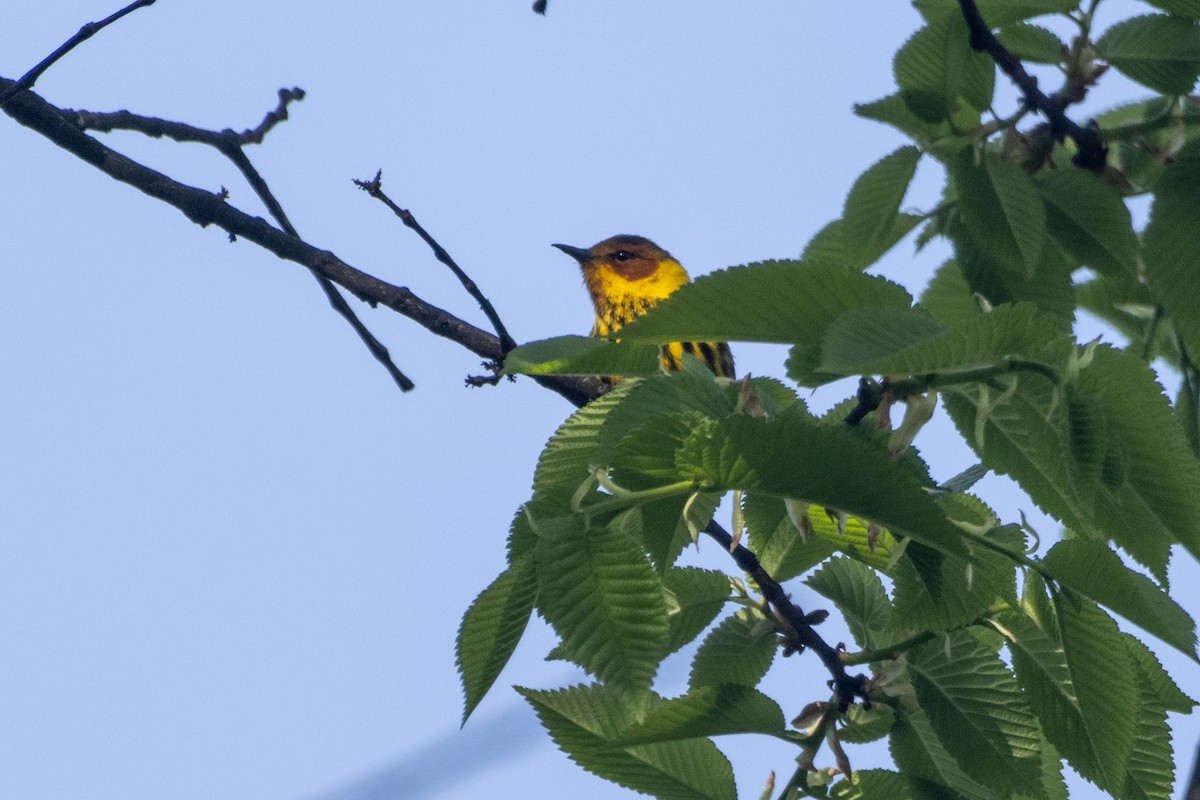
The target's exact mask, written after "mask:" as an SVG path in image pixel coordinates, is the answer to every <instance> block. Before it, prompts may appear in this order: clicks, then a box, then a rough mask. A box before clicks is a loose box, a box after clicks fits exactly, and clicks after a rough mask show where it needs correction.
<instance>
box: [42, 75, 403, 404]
mask: <svg viewBox="0 0 1200 800" xmlns="http://www.w3.org/2000/svg"><path fill="white" fill-rule="evenodd" d="M303 99H304V90H303V89H300V88H293V89H280V90H279V105H278V106H277V107H276V108H275V109H274V110H273V111H270V112H268V113H267V114H266V116H265V117H263V121H262V122H261V123H259V125H258V126H257V127H255V128H247V129H246V130H244V131H242V132H241V133H235V132H234V131H233V130H232V129H231V128H226V129H225V130H223V131H211V130H207V129H205V128H199V127H196V126H195V125H188V124H187V123H184V122H175V121H173V120H165V119H159V118H158V117H146V116H142V115H140V114H134V113H132V112H130V111H124V110H122V111H115V112H110V113H94V112H91V111H75V110H71V111H67V112H65V113H67V114H69V115H71V116H73V117H74V118H75V120H76V121H77V122H78V123H79V125H80V126H81V127H82V128H84V129H90V130H98V131H104V132H108V131H112V130H117V129H122V130H132V131H137V132H139V133H144V134H145V135H147V136H152V137H154V138H160V137H163V136H166V137H167V138H169V139H174V140H175V141H177V142H198V143H200V144H206V145H209V146H211V147H214V148H216V149H217V150H219V151H220V152H221V154H222V155H224V156H225V157H226V158H228V159H229V160H230V161H232V162H233V164H234V166H236V167H237V168H238V170H239V171H240V172H241V173H242V176H243V177H244V178H245V179H246V182H247V183H249V184H250V187H251V188H252V189H254V193H255V194H257V195H258V198H259V199H260V200H261V201H262V202H263V205H265V206H266V207H267V210H268V211H269V212H270V213H271V216H272V217H274V218H275V221H276V222H278V223H279V227H280V228H282V229H283V230H284V231H285V232H286V233H288V234H290V235H292V236H295V237H297V238H299V237H300V234H299V233H298V232H297V231H296V228H295V227H294V226H293V225H292V223H291V221H290V220H289V219H288V218H287V214H285V213H284V211H283V206H281V205H280V204H279V201H278V200H277V199H276V198H275V195H274V194H273V193H272V192H271V190H270V188H269V187H268V186H267V182H266V181H265V180H264V179H263V177H262V175H261V174H260V173H259V172H258V170H257V169H255V167H254V165H253V164H252V163H250V159H249V157H247V156H246V153H245V151H244V150H243V147H244V146H245V145H246V144H261V143H262V141H263V138H264V137H265V136H266V135H267V133H268V132H269V131H270V130H271V129H272V128H274V127H275V126H276V125H277V124H279V123H280V122H282V121H283V120H285V119H287V107H288V104H290V103H292V102H294V101H297V100H303ZM313 276H314V277H315V278H316V279H317V283H318V284H320V286H321V291H323V292H324V293H325V298H326V299H327V300H328V301H329V305H330V306H331V307H332V308H333V310H334V311H336V312H337V313H338V314H340V315H341V316H342V318H343V319H345V320H346V322H348V323H349V324H350V327H351V328H353V329H354V332H355V333H357V334H358V338H359V339H361V340H362V342H363V344H365V345H366V346H367V350H369V351H370V352H371V355H372V356H373V357H374V358H375V360H376V361H378V362H379V363H380V364H381V365H383V368H384V369H385V370H387V373H388V374H389V375H391V376H392V380H393V381H395V383H396V385H397V386H399V387H400V391H402V392H408V391H412V389H413V388H414V384H413V382H412V380H410V379H409V377H408V376H407V375H405V374H404V373H403V372H401V371H400V368H399V367H397V366H396V363H395V362H394V361H393V360H392V355H391V353H389V352H388V349H387V347H385V346H384V344H383V342H381V341H379V339H377V338H376V337H375V335H374V334H373V333H371V331H370V330H368V329H367V326H366V325H364V324H363V322H362V320H360V319H359V318H358V315H357V314H355V313H354V310H353V309H352V308H350V305H349V304H348V303H347V302H346V298H344V297H342V295H341V294H340V293H339V292H338V290H337V289H336V288H335V287H334V285H333V284H332V283H330V282H329V280H328V279H327V278H325V277H323V276H321V275H318V274H316V273H313Z"/></svg>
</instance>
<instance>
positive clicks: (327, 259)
mask: <svg viewBox="0 0 1200 800" xmlns="http://www.w3.org/2000/svg"><path fill="white" fill-rule="evenodd" d="M14 83H15V81H13V80H10V79H8V78H4V77H0V92H4V91H6V90H7V89H8V88H9V87H11V86H12V85H14ZM0 110H2V111H3V112H4V113H5V114H7V115H8V116H10V117H12V118H13V119H15V120H16V121H17V122H19V123H20V124H22V125H24V126H26V127H28V128H30V129H31V130H34V131H37V132H38V133H40V134H41V135H43V136H45V137H46V138H47V139H49V140H50V141H52V142H54V143H55V144H56V145H58V146H59V147H61V148H63V149H64V150H66V151H68V152H70V153H72V154H74V155H75V156H77V157H78V158H80V159H81V160H83V161H84V162H86V163H88V164H90V165H92V166H93V167H95V168H96V169H98V170H100V171H101V172H103V173H104V174H106V175H108V176H109V177H110V178H113V179H114V180H117V181H119V182H121V183H125V184H128V185H130V186H132V187H134V188H135V189H138V190H139V191H141V192H143V193H145V194H147V195H149V196H150V197H153V198H155V199H156V200H160V201H162V202H164V203H166V204H167V205H170V206H173V207H174V208H177V209H179V210H180V211H181V212H182V213H183V214H184V216H186V217H187V218H188V219H189V220H191V221H192V222H194V223H196V224H197V225H200V226H201V227H205V226H208V225H216V226H217V227H219V228H221V229H222V230H225V231H227V232H228V233H230V234H232V235H233V236H236V237H239V238H242V239H245V240H247V241H250V242H253V243H254V244H257V245H258V246H260V247H262V248H263V249H265V250H267V251H269V252H271V253H274V254H275V255H277V256H279V257H280V258H282V259H285V260H287V261H291V262H294V263H296V264H300V265H302V266H304V267H307V268H309V269H311V270H313V271H315V272H317V273H318V274H320V275H323V276H324V277H326V278H328V279H329V280H331V281H333V282H334V283H336V284H338V285H339V286H341V287H343V288H344V289H346V290H347V291H349V292H350V293H351V294H353V295H354V296H355V297H358V298H359V299H360V300H363V301H364V302H367V303H370V304H371V305H383V306H386V307H387V308H390V309H392V310H393V311H395V312H397V313H398V314H401V315H402V316H405V317H408V318H409V319H411V320H413V321H414V322H416V323H417V324H419V325H421V326H422V327H423V328H425V329H426V330H428V331H430V332H431V333H434V334H436V335H438V336H442V337H445V338H447V339H450V340H451V341H454V342H456V343H457V344H459V345H461V346H463V347H464V348H466V349H467V350H469V351H471V352H472V353H475V354H476V355H478V356H480V357H481V358H485V359H489V360H499V359H501V358H503V355H504V354H503V351H502V350H501V348H500V340H499V339H498V338H497V337H495V336H494V335H492V334H490V333H488V332H487V331H484V330H481V329H479V328H477V327H475V326H474V325H471V324H470V323H469V322H466V321H465V320H462V319H459V318H458V317H456V316H454V315H453V314H451V313H449V312H448V311H446V310H444V309H441V308H438V307H437V306H434V305H432V304H431V303H428V302H426V301H425V300H423V299H421V298H420V297H418V296H417V295H415V294H413V293H412V292H411V291H409V290H408V289H407V288H406V287H403V286H395V285H393V284H390V283H387V282H386V281H382V280H380V279H379V278H376V277H375V276H374V275H370V274H368V273H366V272H363V271H362V270H359V269H356V268H355V267H352V266H351V265H349V264H347V263H346V262H345V261H342V260H341V259H340V258H338V257H337V256H336V255H335V254H333V253H331V252H329V251H328V250H322V249H320V248H317V247H314V246H313V245H311V244H309V243H308V242H306V241H304V240H303V239H299V238H297V237H295V236H289V235H288V234H286V233H285V232H283V231H281V230H279V229H278V228H276V227H274V226H273V225H271V224H269V223H267V222H266V221H265V220H263V219H261V218H259V217H256V216H252V215H250V214H247V213H246V212H244V211H242V210H241V209H239V208H237V207H236V206H233V205H231V204H229V203H227V202H226V198H225V197H224V196H223V195H222V194H220V193H218V192H209V191H205V190H203V189H198V188H196V187H194V186H188V185H186V184H183V183H180V182H178V181H176V180H174V179H172V178H171V177H169V176H167V175H164V174H163V173H161V172H158V171H157V170H154V169H151V168H149V167H147V166H145V165H144V164H140V163H138V162H137V161H134V160H133V159H131V158H128V157H127V156H125V155H123V154H121V153H118V152H117V151H115V150H113V149H112V148H110V147H107V146H106V145H104V144H103V143H102V142H100V141H99V140H97V139H95V138H93V137H91V136H89V135H88V134H87V133H85V132H84V131H83V130H81V129H80V128H79V126H78V125H76V124H74V122H73V120H72V119H71V118H70V117H69V116H68V115H67V114H66V112H65V111H64V110H63V109H61V108H58V107H57V106H55V105H53V104H51V103H48V102H46V100H45V99H44V98H42V97H40V96H39V95H38V94H37V93H36V92H32V91H29V92H22V93H20V94H19V95H17V96H14V97H13V99H12V101H11V102H9V103H8V104H7V105H5V106H3V107H0ZM534 380H535V381H536V382H537V383H539V384H541V385H543V386H545V387H547V388H548V389H550V390H552V391H554V392H556V393H558V394H560V395H562V396H563V397H565V398H567V399H568V400H569V401H571V402H572V403H574V404H576V405H582V404H583V403H586V402H588V400H590V399H592V398H595V397H598V396H599V395H600V394H603V392H604V391H605V389H606V388H607V387H606V386H605V385H604V382H603V381H601V380H600V379H599V378H596V377H593V376H558V375H544V376H537V377H535V378H534Z"/></svg>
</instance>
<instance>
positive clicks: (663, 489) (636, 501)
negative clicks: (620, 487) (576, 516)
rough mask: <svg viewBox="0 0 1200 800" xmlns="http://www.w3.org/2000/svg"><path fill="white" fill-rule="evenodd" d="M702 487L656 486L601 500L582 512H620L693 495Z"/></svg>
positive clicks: (690, 484)
mask: <svg viewBox="0 0 1200 800" xmlns="http://www.w3.org/2000/svg"><path fill="white" fill-rule="evenodd" d="M700 488H701V487H699V486H697V485H696V482H695V481H679V482H678V483H669V484H667V485H666V486H656V487H654V488H653V489H642V490H640V491H632V492H631V491H627V490H625V491H624V494H621V495H619V496H617V497H611V498H609V499H608V500H601V501H600V502H598V503H591V504H589V505H586V506H583V508H582V510H583V512H584V513H585V514H601V513H604V512H606V511H620V510H621V509H624V508H631V507H632V506H638V505H642V504H643V503H649V502H653V501H654V500H662V499H664V498H667V497H677V496H679V495H684V494H691V493H692V492H695V491H699V490H700Z"/></svg>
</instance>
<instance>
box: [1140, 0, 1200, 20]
mask: <svg viewBox="0 0 1200 800" xmlns="http://www.w3.org/2000/svg"><path fill="white" fill-rule="evenodd" d="M1145 1H1146V2H1147V3H1149V4H1150V5H1152V6H1155V7H1157V8H1161V9H1162V10H1163V11H1166V12H1167V13H1168V14H1175V15H1177V16H1180V17H1191V18H1192V19H1196V18H1197V17H1200V0H1145Z"/></svg>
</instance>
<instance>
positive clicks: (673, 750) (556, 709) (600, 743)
mask: <svg viewBox="0 0 1200 800" xmlns="http://www.w3.org/2000/svg"><path fill="white" fill-rule="evenodd" d="M517 691H519V692H520V693H521V694H522V695H524V696H525V699H526V700H528V701H529V703H530V705H532V706H533V708H534V710H535V711H536V712H537V715H538V718H539V719H541V721H542V725H544V726H545V727H546V729H547V730H548V731H550V736H551V737H552V738H553V739H554V742H555V744H557V745H558V746H559V747H560V748H562V750H563V752H565V753H566V754H567V755H568V756H570V758H571V760H572V761H574V762H575V763H576V764H578V765H580V766H581V767H583V768H584V769H586V770H588V771H590V772H593V773H595V774H597V775H599V776H600V777H602V778H605V779H607V780H610V781H613V782H615V783H619V784H621V785H622V786H625V787H628V788H630V789H633V790H634V791H638V792H644V793H646V794H651V795H654V796H655V797H661V798H670V799H671V800H734V799H735V798H736V797H737V790H736V788H735V786H734V782H733V769H732V768H731V767H730V766H729V761H728V760H727V759H726V758H725V756H723V755H722V754H721V751H719V750H718V749H717V748H716V745H714V744H713V743H712V742H711V741H709V740H707V739H690V740H687V741H678V742H660V743H654V744H644V745H636V746H631V747H616V746H614V745H613V744H612V743H613V742H615V741H617V740H618V739H619V738H620V736H621V734H622V733H624V731H625V730H626V729H628V728H629V726H630V725H632V724H634V723H635V722H637V720H636V719H635V717H634V716H633V709H632V708H631V706H630V705H629V704H628V702H627V699H626V698H625V697H624V696H623V695H622V694H621V693H620V692H618V691H616V690H614V689H612V688H610V687H607V686H602V685H592V686H573V687H571V688H569V689H559V690H557V691H537V690H534V689H522V688H518V689H517ZM653 706H654V704H652V706H651V707H652V708H653Z"/></svg>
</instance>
